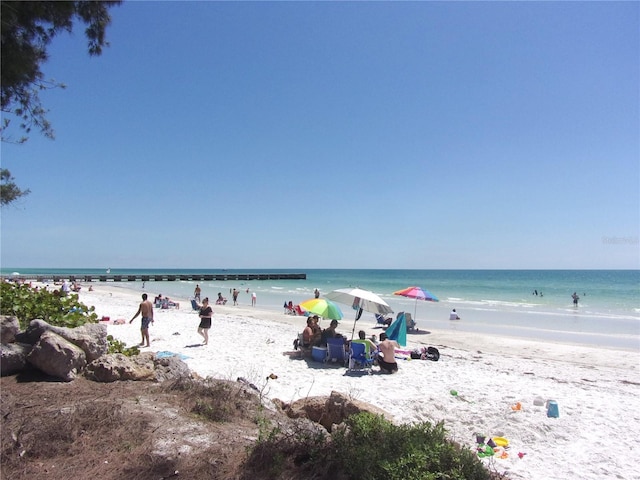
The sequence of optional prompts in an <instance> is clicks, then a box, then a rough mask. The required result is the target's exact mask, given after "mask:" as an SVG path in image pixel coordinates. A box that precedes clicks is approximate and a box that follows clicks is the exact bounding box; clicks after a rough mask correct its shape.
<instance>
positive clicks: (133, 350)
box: [107, 335, 140, 357]
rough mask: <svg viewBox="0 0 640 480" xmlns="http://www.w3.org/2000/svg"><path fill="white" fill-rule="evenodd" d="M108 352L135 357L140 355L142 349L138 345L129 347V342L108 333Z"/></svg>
mask: <svg viewBox="0 0 640 480" xmlns="http://www.w3.org/2000/svg"><path fill="white" fill-rule="evenodd" d="M107 345H108V347H107V353H122V354H123V355H125V356H127V357H135V356H136V355H140V349H139V348H138V347H127V344H126V343H124V342H122V341H120V340H116V339H115V338H113V335H107Z"/></svg>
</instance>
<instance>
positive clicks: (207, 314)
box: [198, 297, 213, 345]
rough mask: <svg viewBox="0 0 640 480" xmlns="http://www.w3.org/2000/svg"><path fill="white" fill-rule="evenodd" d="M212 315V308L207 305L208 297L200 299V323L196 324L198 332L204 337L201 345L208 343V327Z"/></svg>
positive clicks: (209, 326)
mask: <svg viewBox="0 0 640 480" xmlns="http://www.w3.org/2000/svg"><path fill="white" fill-rule="evenodd" d="M212 315H213V309H212V308H211V306H210V305H209V297H206V298H205V299H204V300H203V301H202V306H201V307H200V325H198V333H199V334H200V335H202V338H204V343H203V345H207V344H208V343H209V329H210V328H211V316H212Z"/></svg>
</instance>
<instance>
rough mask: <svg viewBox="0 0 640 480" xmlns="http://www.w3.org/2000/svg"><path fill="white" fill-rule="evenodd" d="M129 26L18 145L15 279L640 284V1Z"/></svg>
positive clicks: (78, 36)
mask: <svg viewBox="0 0 640 480" xmlns="http://www.w3.org/2000/svg"><path fill="white" fill-rule="evenodd" d="M111 12H112V16H113V22H112V25H111V27H110V28H109V30H108V40H109V42H110V47H109V48H107V49H105V51H104V53H103V54H102V56H100V57H93V58H91V57H89V56H88V54H87V53H86V41H85V38H84V35H83V28H81V27H80V28H78V27H77V28H76V29H75V30H74V32H73V34H72V35H66V34H64V35H61V36H59V37H57V38H56V39H55V40H54V42H53V44H52V47H51V49H50V59H49V61H48V63H47V64H45V65H44V68H43V70H44V73H45V76H46V77H47V78H55V79H56V80H58V81H60V82H64V83H65V84H66V85H67V89H65V90H61V89H58V90H53V91H47V92H43V93H42V94H41V98H42V101H43V103H44V104H45V106H46V107H47V108H49V109H50V113H49V115H48V117H49V119H50V120H51V122H52V123H53V126H54V129H55V131H56V139H55V140H54V141H51V140H47V139H45V138H43V137H42V136H40V135H39V134H37V133H33V134H32V135H31V139H30V140H29V142H27V143H26V144H25V145H22V146H15V145H8V144H3V145H2V166H3V167H4V168H8V169H9V170H10V171H11V173H12V174H13V176H14V177H15V178H16V180H17V182H18V184H19V185H20V186H22V187H23V188H29V189H31V191H32V193H31V194H30V195H28V196H27V197H25V198H24V199H23V200H20V201H19V202H17V203H16V204H14V205H11V206H9V207H4V208H3V210H2V251H1V261H2V266H3V267H67V268H80V267H96V268H98V267H99V268H102V267H104V268H106V267H111V268H125V267H131V268H147V267H148V268H295V269H305V268H515V269H519V268H568V269H573V268H576V269H580V268H638V267H639V266H640V265H639V253H638V252H639V249H640V246H639V245H638V235H639V224H640V193H639V192H640V140H639V136H640V121H639V108H640V100H639V88H640V87H639V86H640V79H639V69H640V67H639V59H640V52H639V49H640V47H639V46H640V39H639V32H640V22H639V3H638V2H559V3H553V2H528V3H516V2H513V3H512V2H477V3H436V2H434V3H432V2H409V3H396V2H388V3H387V2H375V3H361V2H350V3H334V2H332V3H316V2H276V3H253V2H252V3H236V2H221V3H215V2H198V3H196V2H125V3H124V4H122V5H121V6H119V7H115V8H113V9H112V10H111ZM14 136H19V132H17V131H16V132H14Z"/></svg>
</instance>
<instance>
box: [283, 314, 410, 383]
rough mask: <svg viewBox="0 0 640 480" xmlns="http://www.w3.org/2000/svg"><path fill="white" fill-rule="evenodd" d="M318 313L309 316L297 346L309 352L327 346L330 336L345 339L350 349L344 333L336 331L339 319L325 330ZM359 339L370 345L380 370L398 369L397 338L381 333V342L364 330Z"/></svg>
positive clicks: (361, 331)
mask: <svg viewBox="0 0 640 480" xmlns="http://www.w3.org/2000/svg"><path fill="white" fill-rule="evenodd" d="M318 321H319V317H318V315H314V316H310V317H308V318H307V326H306V327H305V329H304V330H303V331H302V342H301V343H299V344H298V343H296V344H295V346H296V348H300V349H301V350H302V352H303V353H305V354H309V353H310V352H311V349H312V348H313V347H326V346H327V339H328V338H342V339H344V345H345V350H347V351H348V350H349V349H350V342H349V341H348V340H347V339H346V337H345V336H344V335H341V334H340V333H338V332H336V328H337V327H338V321H337V320H331V323H330V324H329V326H328V327H327V328H325V329H324V330H323V329H321V328H320V325H318ZM358 339H359V340H361V341H362V342H363V343H365V344H367V345H368V347H369V348H368V350H369V352H371V356H372V358H373V360H374V364H377V365H378V366H379V367H380V371H382V372H384V373H394V372H397V371H398V364H397V363H396V360H395V349H396V348H399V345H398V343H397V342H396V341H395V340H389V339H388V338H387V335H386V333H384V332H383V333H381V334H380V342H379V343H378V342H376V336H375V335H372V336H371V338H370V339H369V338H367V337H366V333H365V331H364V330H360V331H359V332H358Z"/></svg>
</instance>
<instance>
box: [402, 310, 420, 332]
mask: <svg viewBox="0 0 640 480" xmlns="http://www.w3.org/2000/svg"><path fill="white" fill-rule="evenodd" d="M404 320H405V322H407V331H408V332H409V331H412V330H415V331H416V332H417V331H418V328H417V327H416V325H417V324H416V321H415V320H414V319H413V318H411V314H410V313H405V314H404Z"/></svg>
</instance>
